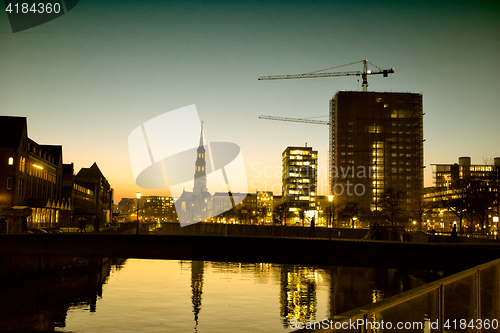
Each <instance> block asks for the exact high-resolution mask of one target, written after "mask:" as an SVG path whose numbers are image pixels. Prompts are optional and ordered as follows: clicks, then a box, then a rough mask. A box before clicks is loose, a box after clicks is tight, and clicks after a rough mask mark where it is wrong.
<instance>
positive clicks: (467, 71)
mask: <svg viewBox="0 0 500 333" xmlns="http://www.w3.org/2000/svg"><path fill="white" fill-rule="evenodd" d="M0 8H4V7H3V4H1V5H0ZM499 28H500V2H498V1H493V0H492V1H374V2H367V1H315V2H310V1H288V2H285V1H248V2H241V3H238V2H236V3H235V2H229V1H211V2H205V1H166V2H142V1H105V2H101V1H80V3H79V4H78V6H76V7H75V8H74V9H73V10H72V11H71V12H69V13H67V14H65V15H63V16H61V17H59V18H57V19H55V20H53V21H51V22H48V23H46V24H43V25H40V26H38V27H35V28H32V29H29V30H25V31H22V32H18V33H12V31H11V28H10V26H9V23H8V19H7V15H6V13H5V12H4V11H3V10H2V12H1V13H0V73H1V74H2V80H0V107H1V114H2V115H11V116H24V117H27V118H28V135H29V137H30V138H31V139H33V140H35V141H36V142H38V143H40V144H56V145H62V146H63V161H64V163H71V162H73V163H74V164H75V170H79V169H80V168H82V167H90V166H91V165H92V164H93V163H94V162H96V163H97V165H98V166H99V168H100V169H101V170H102V172H103V174H104V175H105V176H106V177H107V178H108V180H109V182H110V184H111V186H112V187H113V188H114V190H115V203H118V202H119V201H120V199H121V198H122V197H135V192H142V193H143V195H166V191H161V190H156V191H155V190H144V189H141V188H139V187H138V186H136V185H135V182H134V178H133V174H132V168H131V164H130V158H129V155H128V143H127V138H128V135H129V134H130V132H131V131H132V130H133V129H134V128H136V127H137V126H139V125H140V124H142V123H144V122H145V121H147V120H149V119H152V118H154V117H156V116H158V115H161V114H163V113H165V112H168V111H171V110H175V109H178V108H180V107H184V106H187V105H191V104H196V107H197V109H198V112H199V115H200V118H201V119H202V120H203V121H204V124H205V126H204V128H205V137H206V140H207V141H209V142H215V141H227V142H234V143H236V144H238V145H239V146H240V147H241V150H242V153H243V159H244V161H245V165H246V171H247V177H248V181H249V190H250V191H252V192H253V191H255V190H256V189H257V190H258V189H260V190H274V191H275V193H276V194H279V192H280V190H281V154H282V152H283V151H284V150H285V149H286V147H287V146H304V144H305V143H306V142H307V145H308V146H310V147H313V148H314V150H317V151H318V157H319V160H318V166H319V169H320V173H319V175H318V193H319V194H320V195H324V194H328V193H327V184H328V180H327V178H326V170H327V162H328V126H323V125H309V124H300V123H289V122H277V121H269V120H259V119H258V117H259V115H276V116H285V117H316V116H323V115H324V116H327V115H328V103H329V99H331V98H332V97H333V95H334V94H335V93H336V92H337V91H339V90H360V89H361V82H358V80H357V78H355V77H336V78H322V79H301V80H281V81H258V80H257V79H258V77H259V76H260V75H272V74H298V73H307V72H312V71H315V70H320V69H323V68H328V67H333V66H338V65H343V64H347V63H351V62H355V61H360V60H363V59H368V60H369V61H370V62H372V63H374V64H376V65H377V66H378V67H380V68H382V69H385V68H392V67H394V68H395V73H394V74H391V75H389V77H388V78H382V77H381V76H371V77H369V78H368V82H369V87H368V90H369V91H399V92H419V93H422V94H423V103H424V112H425V116H424V138H425V140H426V141H425V144H424V156H425V159H424V163H425V165H426V170H425V186H431V185H432V173H431V164H436V163H455V162H458V157H460V156H470V157H471V158H472V163H473V164H483V163H484V162H483V159H492V158H494V157H496V156H500V150H499V144H500V136H499V135H498V124H500V112H498V111H499V105H500V94H499V93H498V92H497V87H498V83H497V82H496V81H497V80H498V77H500V66H498V64H497V62H498V61H497V57H498V55H499V54H500V39H499V38H498V32H499ZM361 68H362V65H361V64H359V65H353V66H350V67H346V69H348V70H361ZM318 119H324V120H327V119H328V118H327V117H325V118H318ZM193 175H194V165H193ZM267 176H269V177H267ZM189 190H191V189H189ZM208 190H209V191H210V192H211V193H212V194H213V193H214V192H216V191H220V190H223V189H215V188H214V189H211V188H209V189H208Z"/></svg>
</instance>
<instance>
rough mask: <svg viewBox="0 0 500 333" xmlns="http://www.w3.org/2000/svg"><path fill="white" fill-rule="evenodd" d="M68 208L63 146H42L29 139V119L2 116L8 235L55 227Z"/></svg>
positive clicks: (1, 210) (1, 209) (0, 184)
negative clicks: (23, 224) (23, 228)
mask: <svg viewBox="0 0 500 333" xmlns="http://www.w3.org/2000/svg"><path fill="white" fill-rule="evenodd" d="M65 209H67V203H66V202H64V201H63V200H62V146H54V145H40V144H38V143H36V142H35V141H34V140H32V139H30V138H29V137H28V128H27V120H26V118H25V117H9V116H0V215H7V216H8V218H7V221H8V232H20V231H21V220H22V219H24V218H27V219H28V228H32V227H53V226H57V224H58V222H59V217H60V216H59V214H60V212H61V211H62V210H65Z"/></svg>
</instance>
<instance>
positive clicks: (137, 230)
mask: <svg viewBox="0 0 500 333" xmlns="http://www.w3.org/2000/svg"><path fill="white" fill-rule="evenodd" d="M135 196H136V198H137V214H136V218H137V229H136V234H137V235H138V234H139V200H140V199H141V192H137V193H136V194H135Z"/></svg>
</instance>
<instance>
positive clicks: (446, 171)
mask: <svg viewBox="0 0 500 333" xmlns="http://www.w3.org/2000/svg"><path fill="white" fill-rule="evenodd" d="M432 168H433V169H432V172H433V174H434V182H435V186H436V187H437V188H438V189H444V188H446V189H450V188H455V187H457V186H460V180H462V179H478V180H482V179H487V178H488V177H490V176H491V173H492V171H494V170H495V168H497V169H498V168H500V157H495V159H494V161H493V164H489V165H487V164H482V165H479V164H471V158H470V157H459V158H458V164H457V163H454V164H432Z"/></svg>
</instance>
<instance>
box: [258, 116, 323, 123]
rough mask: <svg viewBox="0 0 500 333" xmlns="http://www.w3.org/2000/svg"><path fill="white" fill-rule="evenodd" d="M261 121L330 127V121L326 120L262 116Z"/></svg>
mask: <svg viewBox="0 0 500 333" xmlns="http://www.w3.org/2000/svg"><path fill="white" fill-rule="evenodd" d="M259 119H268V120H279V121H291V122H296V123H307V124H316V125H330V122H329V121H325V120H313V119H307V118H289V117H276V116H260V117H259Z"/></svg>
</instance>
